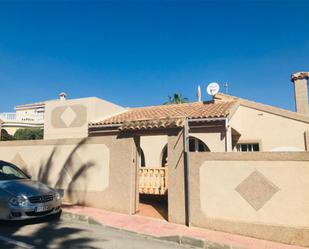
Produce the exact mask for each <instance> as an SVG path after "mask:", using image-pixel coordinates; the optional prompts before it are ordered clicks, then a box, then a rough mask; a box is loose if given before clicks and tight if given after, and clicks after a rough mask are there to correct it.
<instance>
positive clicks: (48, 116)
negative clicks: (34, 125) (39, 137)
mask: <svg viewBox="0 0 309 249" xmlns="http://www.w3.org/2000/svg"><path fill="white" fill-rule="evenodd" d="M123 110H124V108H122V107H120V106H117V105H115V104H112V103H110V102H107V101H104V100H101V99H98V98H83V99H72V100H53V101H47V102H46V106H45V118H44V139H58V138H82V137H87V136H88V123H89V122H90V121H96V120H102V119H103V118H104V117H108V116H110V115H112V114H116V113H118V112H121V111H123Z"/></svg>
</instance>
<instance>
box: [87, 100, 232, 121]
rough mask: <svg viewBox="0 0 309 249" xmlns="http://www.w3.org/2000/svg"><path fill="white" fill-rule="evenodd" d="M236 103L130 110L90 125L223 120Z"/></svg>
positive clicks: (181, 105)
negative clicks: (187, 119) (182, 119)
mask: <svg viewBox="0 0 309 249" xmlns="http://www.w3.org/2000/svg"><path fill="white" fill-rule="evenodd" d="M235 103H236V101H234V100H232V101H220V102H204V103H202V102H194V103H184V104H173V105H160V106H149V107H139V108H132V109H128V110H127V111H126V112H124V113H121V114H118V115H115V116H112V117H109V118H107V119H105V120H102V121H100V122H95V123H90V124H89V125H90V127H100V126H105V125H112V124H124V123H126V122H136V121H146V120H161V119H175V118H184V117H187V118H221V117H227V116H228V115H229V113H230V110H231V109H232V107H233V106H234V105H235Z"/></svg>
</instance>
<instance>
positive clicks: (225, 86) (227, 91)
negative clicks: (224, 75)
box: [223, 82, 229, 94]
mask: <svg viewBox="0 0 309 249" xmlns="http://www.w3.org/2000/svg"><path fill="white" fill-rule="evenodd" d="M223 87H224V89H225V93H226V94H228V93H229V83H227V82H225V83H224V85H223Z"/></svg>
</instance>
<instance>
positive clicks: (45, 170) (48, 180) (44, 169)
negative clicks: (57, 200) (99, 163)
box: [37, 138, 95, 205]
mask: <svg viewBox="0 0 309 249" xmlns="http://www.w3.org/2000/svg"><path fill="white" fill-rule="evenodd" d="M86 141H87V138H84V139H82V140H81V141H80V142H79V143H78V144H77V145H76V146H75V147H74V149H73V150H72V151H71V152H70V154H69V155H68V156H67V158H66V159H65V162H64V163H63V165H62V166H61V169H60V172H59V174H58V175H57V177H56V179H55V178H54V176H53V174H52V171H53V166H54V163H53V162H54V161H55V160H54V159H55V158H56V157H57V156H58V154H59V153H60V149H59V147H57V146H56V147H54V148H53V151H52V153H51V154H50V155H49V157H48V159H47V160H46V162H45V163H42V164H41V165H40V166H39V170H38V173H37V179H38V181H40V182H43V183H45V184H47V185H49V186H52V187H55V188H58V189H62V190H64V192H65V199H66V200H70V201H72V200H75V201H74V203H75V204H79V205H84V204H85V199H86V191H79V196H78V198H76V197H75V196H74V193H75V190H76V187H77V186H76V185H77V181H79V184H80V182H81V181H80V180H81V179H85V178H86V177H87V174H86V173H87V171H88V170H89V169H90V168H92V167H94V166H95V163H94V162H92V161H88V162H86V163H81V162H76V160H74V156H75V154H76V152H77V150H79V149H81V147H83V146H84V145H85V143H86ZM77 164H79V165H77ZM68 176H69V177H70V180H69V181H68V182H67V179H66V178H67V177H68ZM86 183H87V181H83V184H84V186H82V189H84V190H86V189H87V186H86Z"/></svg>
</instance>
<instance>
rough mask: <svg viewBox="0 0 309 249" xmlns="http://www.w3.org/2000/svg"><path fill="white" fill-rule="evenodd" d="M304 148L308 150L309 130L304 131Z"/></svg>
mask: <svg viewBox="0 0 309 249" xmlns="http://www.w3.org/2000/svg"><path fill="white" fill-rule="evenodd" d="M305 150H306V151H309V130H306V131H305Z"/></svg>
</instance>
